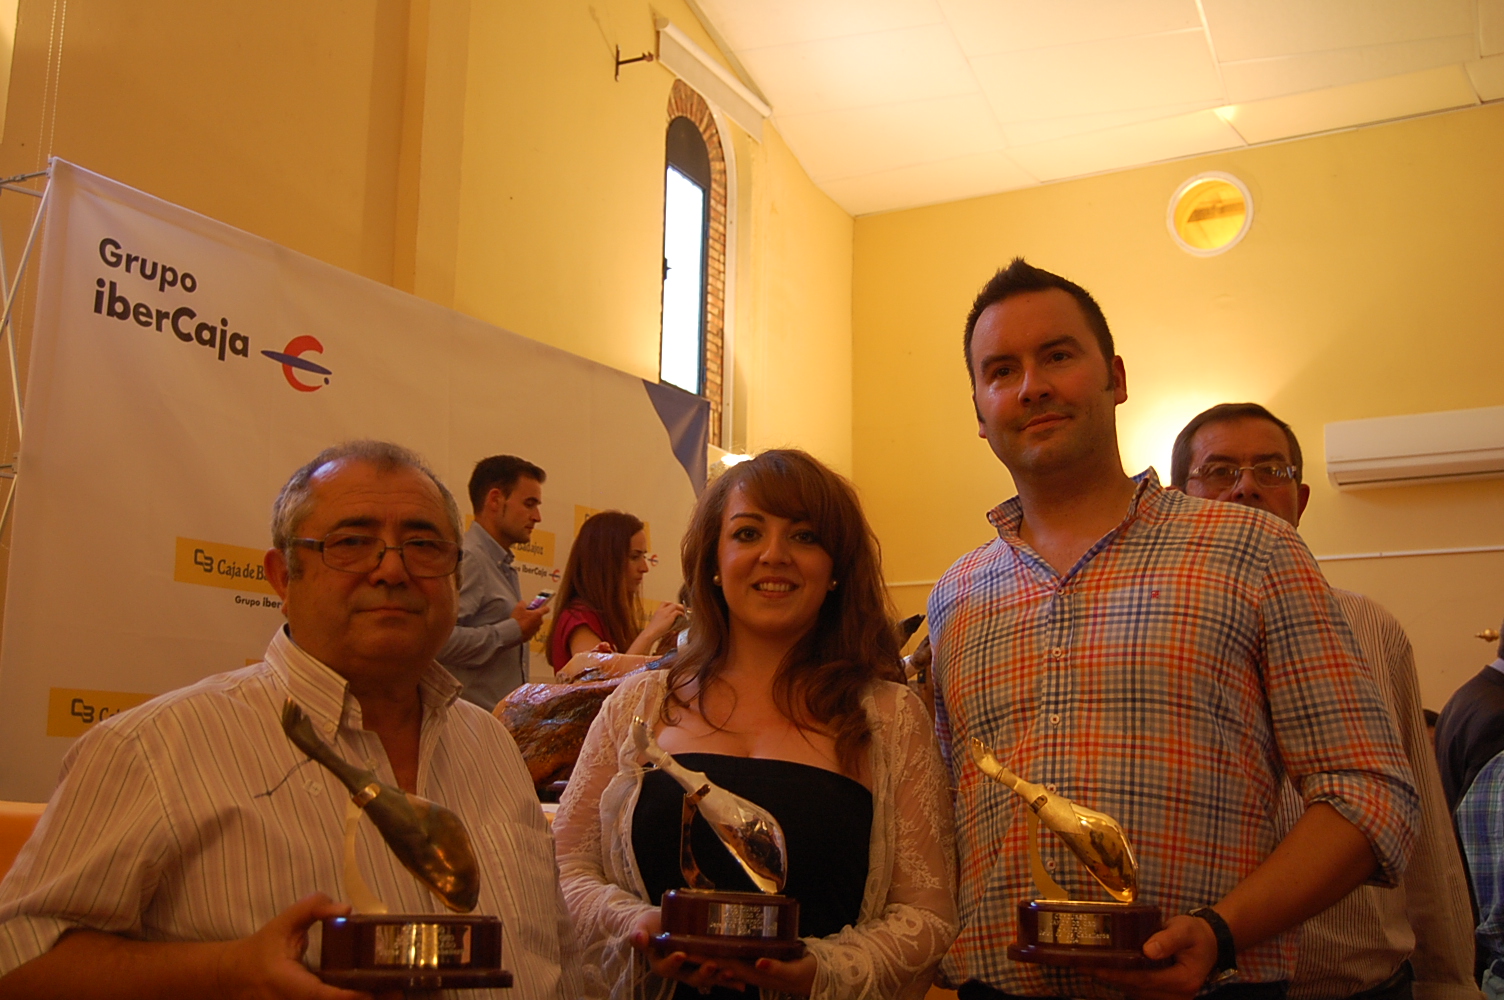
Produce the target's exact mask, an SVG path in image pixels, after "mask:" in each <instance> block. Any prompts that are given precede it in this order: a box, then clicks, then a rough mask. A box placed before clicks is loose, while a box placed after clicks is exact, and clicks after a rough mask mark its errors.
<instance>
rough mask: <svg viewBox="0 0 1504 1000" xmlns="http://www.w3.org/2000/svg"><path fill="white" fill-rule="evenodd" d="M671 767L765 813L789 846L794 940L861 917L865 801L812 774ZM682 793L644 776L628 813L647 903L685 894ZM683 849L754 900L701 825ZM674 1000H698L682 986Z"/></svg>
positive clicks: (775, 765)
mask: <svg viewBox="0 0 1504 1000" xmlns="http://www.w3.org/2000/svg"><path fill="white" fill-rule="evenodd" d="M674 759H675V760H677V761H678V762H679V763H680V764H683V765H684V766H685V767H687V768H689V769H690V770H693V771H701V772H703V773H704V774H705V775H706V776H708V777H709V778H710V780H711V781H713V782H715V783H716V784H717V785H720V786H721V787H722V788H724V789H726V790H727V791H730V792H735V793H736V794H737V795H740V796H742V797H743V798H745V799H749V800H751V801H752V802H755V803H757V804H758V805H760V806H762V807H763V808H764V809H766V810H768V811H769V812H771V813H772V814H773V815H774V816H775V817H776V818H777V820H778V824H779V825H780V826H782V827H783V835H784V839H785V841H786V842H787V844H788V851H789V867H788V880H787V882H786V883H785V885H784V888H783V894H784V895H785V896H792V897H793V898H795V899H797V900H799V935H800V936H801V937H826V936H828V935H831V934H834V933H836V932H837V931H839V930H840V929H841V928H842V927H845V926H846V925H848V924H854V923H856V921H857V918H858V917H859V916H860V914H861V909H862V894H863V891H864V890H865V889H866V886H867V854H868V849H869V846H870V843H871V839H872V793H871V792H869V791H867V789H866V788H863V787H862V785H861V783H860V782H857V781H853V780H852V779H850V778H848V777H846V776H845V775H841V774H836V773H835V772H834V771H827V770H825V769H824V768H820V767H813V766H811V765H809V764H796V763H794V762H793V761H787V760H766V759H762V758H755V757H729V756H726V755H724V754H715V753H676V754H674ZM683 808H684V789H683V788H681V787H679V784H678V782H676V781H674V779H673V778H670V777H669V776H668V775H666V774H664V773H663V772H661V771H657V770H649V771H648V772H647V773H646V774H645V775H643V779H642V793H641V794H640V795H639V796H638V798H637V808H636V809H635V810H634V811H633V813H632V852H633V854H634V855H635V856H636V858H637V868H638V870H639V871H640V872H641V873H642V881H643V884H644V885H645V886H646V887H647V891H648V898H649V899H650V900H653V901H655V902H656V901H658V900H660V899H662V898H663V894H664V893H665V892H667V891H668V890H669V889H682V888H685V882H684V875H683V873H682V872H680V870H679V826H680V820H681V816H682V814H683ZM690 844H691V846H692V847H693V848H694V852H695V860H696V861H697V862H698V863H699V865H700V871H701V872H702V873H704V875H705V876H706V877H707V878H709V879H710V880H711V881H712V882H714V883H715V887H716V888H717V889H721V890H725V891H728V892H756V891H757V887H756V886H755V885H753V884H752V880H751V879H749V878H748V877H747V873H746V872H744V871H742V869H741V866H740V865H738V864H737V863H736V861H735V859H733V858H732V857H731V854H730V852H728V851H727V850H726V847H725V845H723V844H722V843H721V841H720V839H719V838H718V837H716V835H715V832H714V831H713V830H711V829H710V825H709V824H708V823H706V822H705V820H704V818H703V817H700V816H696V817H695V821H694V826H693V827H692V828H691V830H690ZM674 995H675V997H676V998H679V997H685V998H693V1000H701V997H700V994H699V993H698V992H696V991H695V990H694V989H692V988H691V987H689V986H686V985H684V984H682V983H681V984H680V986H679V989H678V990H676V991H675V994H674ZM713 995H715V996H717V997H719V996H727V997H736V998H738V1000H745V997H746V994H743V993H739V992H736V991H734V990H722V989H720V988H717V989H716V990H715V991H714V994H713Z"/></svg>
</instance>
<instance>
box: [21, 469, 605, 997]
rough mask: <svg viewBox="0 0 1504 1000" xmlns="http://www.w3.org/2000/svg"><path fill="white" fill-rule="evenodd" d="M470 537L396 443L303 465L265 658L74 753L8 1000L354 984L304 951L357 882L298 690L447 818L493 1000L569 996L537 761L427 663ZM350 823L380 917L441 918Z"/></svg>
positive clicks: (311, 991) (340, 812) (275, 573)
mask: <svg viewBox="0 0 1504 1000" xmlns="http://www.w3.org/2000/svg"><path fill="white" fill-rule="evenodd" d="M459 534H460V522H459V511H458V509H457V507H456V506H455V502H454V498H453V497H452V496H451V495H450V494H449V491H448V490H447V489H445V488H444V485H443V484H442V483H441V482H439V480H438V478H437V477H436V476H435V475H434V474H433V473H432V472H431V471H430V470H429V469H428V468H427V467H426V466H425V465H424V464H423V462H422V460H421V459H419V458H418V457H417V456H416V455H414V454H413V453H412V452H410V451H408V450H406V449H405V448H400V447H398V446H396V445H392V444H386V443H384V442H377V441H356V442H351V443H348V444H344V445H338V446H335V447H333V448H329V449H326V450H325V451H323V452H322V453H320V454H319V455H318V456H317V457H316V458H314V460H313V461H311V462H309V463H308V464H307V465H305V466H303V467H302V468H301V469H299V470H298V471H297V472H295V473H294V474H293V476H292V478H291V479H289V480H288V482H287V484H286V485H285V486H283V487H282V490H281V492H280V493H279V494H278V496H277V499H276V502H275V503H274V504H273V507H272V541H273V546H274V547H273V548H272V549H271V551H269V552H267V554H266V570H267V577H268V578H269V579H270V580H271V583H272V586H273V587H275V588H276V590H277V593H278V594H279V595H281V597H282V599H283V605H282V610H283V613H284V614H285V615H286V616H287V625H286V626H285V627H283V628H279V629H278V630H277V632H276V634H275V635H274V636H273V637H272V641H271V645H270V646H269V647H268V648H267V651H266V658H265V659H264V660H262V661H261V662H260V663H257V664H255V665H254V666H249V667H246V668H244V669H242V670H236V671H232V672H230V673H227V674H219V675H217V676H214V677H209V678H206V679H205V680H203V681H200V682H199V683H197V684H194V685H192V686H190V687H186V688H182V689H180V690H177V691H173V692H169V693H168V694H165V695H163V696H161V697H159V698H156V699H154V700H152V701H150V702H147V703H146V704H144V705H141V706H140V707H138V708H134V709H131V710H130V711H128V712H123V713H121V714H120V715H117V716H114V717H112V718H110V719H109V720H107V721H105V722H102V723H100V724H98V725H97V726H95V727H94V728H92V729H91V730H90V731H89V732H88V733H87V734H86V735H85V736H84V737H82V738H81V739H80V740H79V741H78V743H77V744H75V745H74V746H73V748H72V749H71V750H70V751H69V752H68V756H67V757H66V759H65V761H64V765H63V776H62V780H61V782H60V784H59V786H58V790H57V792H56V793H55V794H54V795H53V798H52V801H51V803H50V804H49V805H48V807H47V811H46V812H45V813H44V814H43V816H42V818H41V821H40V822H39V823H38V824H37V830H36V833H35V835H34V836H33V837H32V839H31V840H30V841H29V842H28V843H27V844H26V846H25V847H24V848H23V849H22V851H21V854H20V856H19V857H17V859H16V863H15V866H14V867H13V868H12V869H11V872H10V874H9V876H8V877H7V878H6V879H5V881H4V883H3V884H0V977H3V978H0V997H7V998H8V997H12V996H15V997H22V996H88V997H95V998H111V997H143V996H163V997H166V996H208V995H211V994H213V995H221V996H226V997H239V996H257V997H306V998H316V1000H362V998H364V997H365V994H362V993H354V992H351V991H348V990H342V989H335V988H334V987H331V986H328V985H325V984H323V983H321V982H319V981H318V980H317V979H316V978H315V977H314V976H313V974H312V973H311V972H310V971H309V970H308V968H307V967H306V966H305V965H304V964H303V955H304V950H305V948H306V947H307V945H308V931H309V929H310V928H311V927H312V926H313V925H314V924H315V923H316V922H317V921H318V920H320V919H322V918H324V917H330V916H336V915H339V914H342V913H346V912H348V911H349V907H348V906H344V905H339V904H336V903H335V902H333V901H332V900H331V899H330V897H329V895H326V894H327V893H338V892H341V891H342V889H343V890H344V891H349V887H348V886H347V885H346V883H345V877H344V868H343V861H342V859H343V858H344V856H345V849H344V840H345V818H346V815H345V814H346V806H345V803H346V800H347V793H346V790H345V788H344V786H343V785H341V784H340V782H339V781H338V779H336V778H335V777H334V776H333V775H332V774H331V773H329V772H328V771H326V770H325V769H324V768H322V767H320V766H318V765H317V764H314V763H312V762H311V761H310V760H309V759H308V758H307V757H305V756H304V754H303V753H302V751H300V750H298V749H297V748H296V747H294V746H293V744H292V743H291V742H290V741H289V739H288V738H287V736H286V735H285V734H284V733H283V731H282V726H281V716H282V710H283V706H284V704H285V702H287V701H288V700H289V699H291V700H293V701H295V702H297V703H298V704H299V705H301V706H302V708H303V710H304V712H306V713H307V715H308V717H309V718H310V719H311V720H312V722H313V725H314V728H315V729H316V730H317V732H318V734H319V736H320V737H321V738H322V739H323V740H324V741H325V742H326V743H328V744H330V745H331V746H332V747H333V748H334V750H335V752H336V753H338V754H339V755H340V756H341V757H343V758H344V759H345V760H346V761H347V762H348V763H350V764H352V765H354V766H355V767H359V768H365V769H369V770H371V771H374V772H375V773H376V774H377V776H378V777H379V778H380V779H381V780H382V781H384V782H386V783H387V784H390V785H395V786H398V787H400V788H402V789H403V790H405V791H407V792H410V793H413V794H416V795H420V796H422V797H424V798H427V799H430V800H432V801H435V802H438V803H439V804H441V805H444V806H447V807H448V808H450V809H452V810H453V811H454V812H455V813H457V814H458V815H459V817H460V819H461V821H462V822H463V823H464V824H465V826H466V827H467V829H468V831H469V833H470V837H471V845H472V847H473V849H474V851H475V854H476V861H477V863H478V865H479V868H480V871H481V872H482V877H481V892H480V902H479V905H478V906H477V908H476V910H475V912H476V913H477V914H488V915H495V916H498V917H500V918H501V920H502V924H503V926H504V927H505V928H506V942H507V944H506V967H507V968H508V969H509V970H510V971H512V972H513V974H514V976H515V985H514V987H513V989H511V990H509V991H508V992H507V993H506V994H505V995H506V996H507V997H510V998H514V1000H520V998H524V997H527V998H551V1000H574V998H575V997H578V996H580V995H581V989H582V985H583V984H582V981H581V980H580V978H579V969H578V961H577V959H576V954H575V947H574V939H573V931H572V930H571V925H570V923H569V916H568V914H567V913H566V911H565V909H564V903H563V898H562V896H561V895H560V893H559V886H558V878H557V875H556V874H555V868H554V856H553V844H552V841H551V839H550V837H549V833H548V830H547V827H546V825H545V824H544V820H543V815H542V812H541V811H540V809H539V807H538V801H537V799H536V797H535V796H534V793H533V785H532V781H531V780H530V779H529V777H528V772H527V768H526V766H525V765H524V764H523V761H522V757H521V755H520V754H519V753H518V752H517V747H516V745H515V744H514V743H513V742H512V740H511V737H509V736H508V735H507V732H506V730H505V729H504V728H503V727H502V725H501V723H500V722H498V721H497V720H496V719H495V718H493V717H492V716H491V715H490V714H489V713H487V712H486V711H484V710H483V709H481V708H479V707H477V706H475V705H472V704H471V703H469V702H467V701H464V700H463V699H461V698H460V697H459V693H460V685H459V683H458V682H457V681H456V680H455V679H454V677H453V676H451V675H450V674H449V673H447V672H446V671H445V670H444V669H443V668H442V667H440V666H439V665H438V664H437V663H435V662H434V654H435V653H436V652H437V651H438V650H439V647H440V646H442V645H443V644H444V640H445V639H447V638H448V636H449V633H450V630H451V629H452V628H453V627H454V620H455V607H456V602H457V586H456V576H457V574H456V570H457V569H458V567H459V564H460V546H459ZM355 835H356V838H357V840H356V845H357V846H356V853H357V855H358V856H359V858H360V859H361V861H360V867H361V874H362V875H364V877H365V879H366V881H367V882H368V884H369V885H370V887H371V889H372V890H374V893H375V895H376V896H377V898H379V899H380V900H381V901H383V902H384V903H385V904H386V905H387V906H389V907H390V908H391V910H392V911H393V912H396V913H434V912H439V911H440V910H441V909H442V906H441V904H440V902H439V901H438V900H437V899H436V898H435V897H434V896H433V894H432V893H430V892H429V891H428V889H427V888H426V887H425V886H423V885H422V884H421V883H420V882H418V880H417V879H415V878H414V877H413V876H412V875H411V874H410V873H409V872H408V871H407V870H406V869H405V868H403V867H402V865H401V864H400V863H399V862H398V860H397V858H396V857H395V855H393V853H392V851H391V850H390V849H389V848H388V847H387V846H386V844H385V843H384V842H383V841H382V839H381V835H380V834H379V833H378V832H377V830H376V828H375V826H374V825H373V824H371V823H360V824H359V825H358V826H357V827H356V834H355ZM467 996H472V997H475V998H476V1000H483V998H485V997H496V998H500V997H501V996H503V994H502V992H501V991H499V990H495V991H485V990H479V991H474V992H471V993H468V994H467Z"/></svg>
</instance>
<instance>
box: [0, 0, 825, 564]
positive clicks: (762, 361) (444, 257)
mask: <svg viewBox="0 0 1504 1000" xmlns="http://www.w3.org/2000/svg"><path fill="white" fill-rule="evenodd" d="M6 2H7V0H0V15H3V14H4V12H5V5H6ZM60 9H61V8H60V7H58V5H56V4H54V3H52V2H51V0H21V2H20V8H19V17H18V21H17V29H16V31H17V34H16V44H15V51H14V70H13V72H12V74H11V75H10V91H9V100H8V102H7V105H6V118H5V122H4V126H5V131H4V136H3V141H0V175H11V174H15V173H19V172H22V171H26V170H33V169H36V168H38V167H39V166H41V165H44V164H45V163H46V158H47V157H48V156H49V155H56V156H60V157H63V158H65V159H68V160H71V161H73V162H75V163H78V164H80V165H82V166H84V167H87V168H89V169H91V170H95V171H98V172H100V173H103V174H106V175H108V176H110V177H113V178H115V179H118V180H120V181H123V182H125V183H127V184H130V185H132V186H135V187H138V188H140V189H142V190H144V191H147V192H150V193H151V194H154V195H157V196H159V197H162V198H165V199H167V200H169V201H172V202H176V203H178V204H181V205H185V206H187V207H189V208H192V209H194V210H196V211H199V212H202V213H204V214H206V215H209V216H212V217H214V218H217V219H220V220H223V221H225V222H228V223H230V224H231V225H234V226H238V227H240V228H242V229H246V230H248V231H250V232H253V233H256V234H257V235H260V236H264V237H266V238H268V239H271V240H274V241H276V242H278V243H281V244H284V245H286V246H288V247H291V248H292V249H294V250H298V251H301V252H303V253H306V254H309V255H311V256H313V257H317V258H319V259H321V260H324V261H327V262H329V263H331V264H334V265H337V266H339V267H342V268H346V269H348V270H351V271H354V272H357V273H359V274H363V275H365V276H367V277H369V278H372V279H374V280H377V281H381V282H385V283H389V284H393V285H395V286H396V287H398V288H402V289H405V290H408V291H412V292H415V293H416V294H419V295H421V296H423V297H425V298H428V299H430V300H432V301H435V302H438V303H440V304H443V305H446V306H452V307H453V308H456V309H459V310H461V311H463V312H466V313H468V314H470V315H473V316H476V317H479V318H481V319H484V320H487V321H489V322H492V323H495V324H497V325H499V326H503V327H506V328H507V329H510V330H513V331H515V332H517V333H521V334H523V335H525V336H529V337H533V338H535V339H537V340H540V341H543V342H545V343H549V344H553V345H555V346H558V347H561V348H563V349H565V350H568V351H572V352H574V353H576V354H580V355H583V356H585V357H588V358H592V359H594V360H597V361H600V362H603V363H605V364H608V365H612V366H614V367H617V368H620V369H623V370H625V371H628V372H632V373H633V374H637V375H641V376H643V377H646V378H656V377H657V372H658V337H659V295H660V289H661V281H662V276H661V275H662V272H661V261H662V241H663V229H662V211H663V162H664V160H663V157H664V153H663V143H664V129H665V127H666V125H667V118H666V109H667V104H668V96H669V91H670V88H671V86H672V84H673V76H672V75H671V74H670V73H669V71H668V70H667V69H665V68H664V67H663V66H662V65H659V64H637V65H632V66H627V67H625V68H623V70H622V74H621V80H620V82H616V81H615V80H613V56H614V47H615V46H616V45H620V46H621V49H622V52H623V54H624V55H628V56H631V55H637V54H638V53H641V52H643V51H651V50H653V49H655V48H656V35H655V29H654V16H655V15H657V14H662V15H664V16H667V17H668V18H670V19H671V20H672V21H673V22H674V23H675V24H676V25H678V26H679V27H680V28H682V29H684V30H685V31H686V32H688V33H689V34H690V35H691V36H692V37H693V38H695V39H696V40H697V41H698V42H699V44H700V45H701V46H702V47H704V48H705V49H707V50H710V51H714V44H713V42H712V41H711V39H710V38H709V37H708V36H707V35H706V33H705V32H704V31H703V29H702V28H701V27H700V25H699V24H698V22H697V21H696V20H695V17H694V15H693V14H692V13H691V11H690V9H689V7H688V6H687V5H686V4H684V3H683V2H682V0H662V2H658V3H654V4H649V3H647V2H645V0H593V2H586V0H549V2H547V3H523V2H520V0H508V2H504V3H503V2H493V0H486V2H471V0H438V2H433V0H372V2H365V3H354V2H342V3H302V2H291V0H267V2H262V3H256V4H205V3H198V2H193V0H164V2H157V3H150V4H138V3H128V2H126V0H70V2H69V3H68V4H67V7H66V19H65V20H64V19H62V18H61V17H57V16H55V14H56V13H57V11H58V10H60ZM0 20H3V17H0ZM59 39H60V40H61V41H60V43H59ZM724 138H725V140H726V141H727V142H728V143H729V144H730V145H731V146H732V149H733V151H734V166H735V174H734V184H733V187H734V189H735V193H734V199H735V213H734V218H733V221H734V224H735V239H736V247H735V250H736V252H735V256H734V261H733V263H734V266H735V268H736V270H735V277H736V282H735V285H736V287H735V288H734V289H733V294H734V305H735V311H734V313H733V317H732V319H733V322H732V332H731V336H732V340H733V344H734V351H735V368H734V371H733V373H732V377H733V379H734V408H733V412H734V414H735V426H734V437H733V439H732V441H730V442H729V443H730V444H731V445H733V446H735V447H736V448H739V449H760V448H764V447H768V446H771V445H775V444H798V445H801V446H803V447H807V448H809V449H810V450H812V451H813V452H815V453H816V454H817V455H820V456H821V457H822V458H825V459H827V460H828V461H830V462H831V463H833V464H834V465H836V466H837V467H839V468H841V469H843V470H846V471H849V470H850V467H851V394H850V368H851V366H850V356H851V239H852V222H851V218H850V217H849V216H848V215H846V214H845V213H844V212H842V211H841V210H840V209H839V208H838V207H836V205H835V204H834V203H833V202H831V201H830V200H829V199H828V198H826V197H825V196H824V195H823V194H821V193H819V191H818V190H817V189H816V188H815V187H814V185H813V184H812V183H811V182H810V181H809V179H808V177H807V176H806V175H805V174H804V172H803V170H802V169H801V168H800V167H799V165H798V163H797V162H796V161H795V160H794V159H793V157H792V156H791V155H790V154H789V152H788V150H787V147H786V146H785V145H784V144H783V142H782V140H781V139H780V138H779V137H778V135H777V134H776V132H774V131H773V129H772V128H771V127H769V128H767V129H765V131H764V137H763V141H762V142H761V143H758V142H755V141H753V140H752V139H751V138H749V137H748V136H747V135H746V134H745V133H743V132H741V131H740V130H739V129H737V128H735V127H728V128H727V134H726V135H725V136H724ZM32 207H33V206H32V203H30V202H28V201H27V200H26V199H25V198H24V196H19V195H12V194H7V195H5V196H4V198H3V199H0V220H3V223H4V234H5V239H6V248H7V250H8V251H9V252H10V254H11V256H12V259H13V258H14V256H15V255H16V254H17V253H18V251H19V248H20V246H21V244H22V243H23V242H24V239H25V226H26V225H27V224H28V223H29V218H30V216H29V212H30V209H31V208H32ZM28 305H29V298H27V297H26V296H25V295H24V294H23V298H22V300H21V307H22V310H21V314H20V315H21V318H22V320H23V327H24V320H25V318H26V312H25V310H26V307H27V306H28ZM25 344H26V338H25V335H24V329H23V336H22V346H23V352H22V353H23V358H24V347H25ZM4 382H5V380H4V379H0V393H3V398H0V454H3V456H4V460H8V459H9V456H10V455H11V454H12V453H13V452H14V448H15V429H14V420H13V418H12V419H11V420H10V422H9V423H8V424H7V423H5V422H4V421H5V418H4V414H8V413H9V412H10V410H11V404H10V399H9V392H8V391H7V387H4V386H3V383H4ZM832 387H833V388H832ZM497 388H498V391H505V387H504V386H498V387H497ZM560 404H561V405H567V401H562V400H561V401H560ZM0 572H3V570H0Z"/></svg>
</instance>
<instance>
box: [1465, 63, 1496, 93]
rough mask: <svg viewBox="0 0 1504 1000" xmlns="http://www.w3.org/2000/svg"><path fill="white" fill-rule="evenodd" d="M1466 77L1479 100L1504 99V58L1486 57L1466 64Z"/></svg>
mask: <svg viewBox="0 0 1504 1000" xmlns="http://www.w3.org/2000/svg"><path fill="white" fill-rule="evenodd" d="M1467 75H1468V79H1470V80H1472V82H1473V89H1474V90H1476V91H1477V92H1478V97H1479V98H1480V99H1481V100H1485V101H1497V100H1499V99H1501V98H1504V56H1487V57H1485V58H1483V59H1477V60H1474V61H1473V62H1470V63H1468V64H1467Z"/></svg>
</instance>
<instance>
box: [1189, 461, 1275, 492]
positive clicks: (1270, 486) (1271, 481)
mask: <svg viewBox="0 0 1504 1000" xmlns="http://www.w3.org/2000/svg"><path fill="white" fill-rule="evenodd" d="M1249 471H1251V472H1252V473H1253V481H1254V482H1256V483H1258V484H1259V485H1260V486H1262V487H1264V489H1266V490H1274V489H1279V488H1280V487H1281V486H1288V485H1290V484H1291V483H1293V482H1296V481H1297V480H1296V475H1295V466H1293V465H1279V464H1278V463H1275V462H1264V463H1261V464H1259V465H1233V464H1232V463H1231V462H1208V463H1206V464H1205V465H1198V466H1197V467H1196V468H1194V469H1192V470H1191V478H1192V479H1199V480H1200V481H1201V482H1203V483H1205V484H1206V485H1207V486H1210V487H1211V488H1212V489H1214V490H1225V489H1227V488H1228V487H1230V486H1232V485H1233V484H1234V483H1236V482H1237V481H1238V479H1239V478H1241V477H1242V475H1243V473H1245V472H1249Z"/></svg>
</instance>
